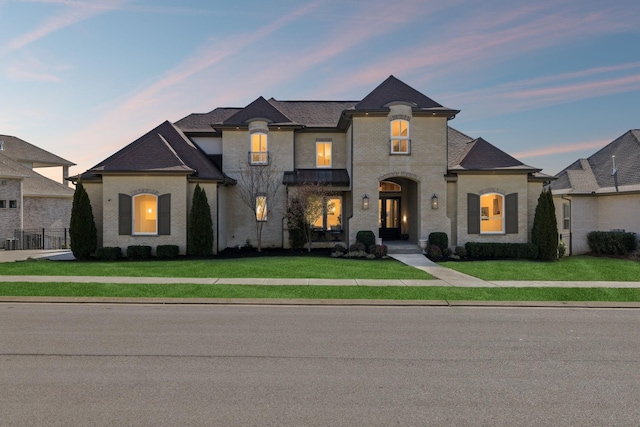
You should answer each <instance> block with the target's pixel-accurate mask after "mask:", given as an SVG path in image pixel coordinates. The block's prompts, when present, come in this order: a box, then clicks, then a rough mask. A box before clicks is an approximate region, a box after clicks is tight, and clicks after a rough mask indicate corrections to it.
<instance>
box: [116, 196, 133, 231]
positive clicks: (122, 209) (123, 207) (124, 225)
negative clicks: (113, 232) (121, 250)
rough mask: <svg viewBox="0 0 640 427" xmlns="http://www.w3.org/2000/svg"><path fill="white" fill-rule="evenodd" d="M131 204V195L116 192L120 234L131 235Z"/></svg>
mask: <svg viewBox="0 0 640 427" xmlns="http://www.w3.org/2000/svg"><path fill="white" fill-rule="evenodd" d="M131 214H132V206H131V196H129V195H127V194H122V193H120V194H118V234H119V235H121V236H130V235H131V226H132V218H131Z"/></svg>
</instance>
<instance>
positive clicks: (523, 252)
mask: <svg viewBox="0 0 640 427" xmlns="http://www.w3.org/2000/svg"><path fill="white" fill-rule="evenodd" d="M465 250H466V252H467V255H468V256H469V257H471V258H484V259H487V258H488V259H501V258H515V259H536V258H538V247H537V246H536V245H534V244H533V243H477V242H467V243H466V244H465Z"/></svg>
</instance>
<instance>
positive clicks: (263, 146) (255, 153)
mask: <svg viewBox="0 0 640 427" xmlns="http://www.w3.org/2000/svg"><path fill="white" fill-rule="evenodd" d="M268 161H269V151H268V149H267V134H266V133H264V132H256V133H252V134H251V152H250V153H249V163H251V164H252V165H266V164H267V163H268Z"/></svg>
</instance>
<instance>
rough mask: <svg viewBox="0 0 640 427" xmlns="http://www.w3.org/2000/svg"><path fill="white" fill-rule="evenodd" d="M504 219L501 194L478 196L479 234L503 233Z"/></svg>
mask: <svg viewBox="0 0 640 427" xmlns="http://www.w3.org/2000/svg"><path fill="white" fill-rule="evenodd" d="M504 218H505V216H504V197H503V196H502V194H497V193H489V194H483V195H482V196H480V233H504Z"/></svg>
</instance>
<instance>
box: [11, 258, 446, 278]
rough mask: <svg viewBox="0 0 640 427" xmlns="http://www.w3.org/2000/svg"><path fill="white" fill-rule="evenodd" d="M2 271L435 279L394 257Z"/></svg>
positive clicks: (34, 265)
mask: <svg viewBox="0 0 640 427" xmlns="http://www.w3.org/2000/svg"><path fill="white" fill-rule="evenodd" d="M1 271H2V274H3V275H34V276H128V277H198V278H206V277H215V278H220V277H224V278H243V277H250V278H254V277H258V278H268V279H269V278H272V279H286V278H299V279H423V280H430V279H434V277H433V276H431V275H429V274H427V273H425V272H424V271H422V270H418V269H416V268H413V267H409V266H407V265H405V264H402V263H401V262H399V261H396V260H394V259H377V260H362V259H339V258H330V257H328V256H264V257H248V258H233V259H201V260H190V259H176V260H170V261H158V260H153V261H151V260H150V261H115V262H106V261H105V262H99V261H87V262H82V261H49V260H40V261H33V260H29V261H19V262H12V263H4V264H2V267H1Z"/></svg>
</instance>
